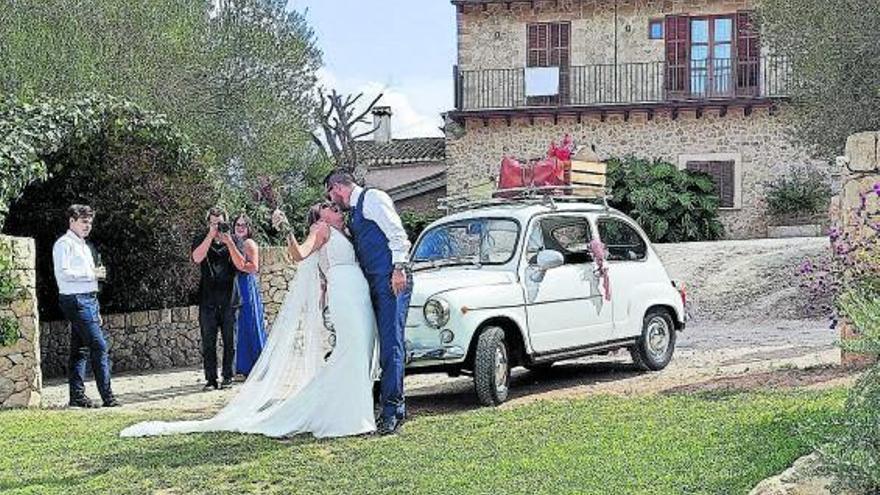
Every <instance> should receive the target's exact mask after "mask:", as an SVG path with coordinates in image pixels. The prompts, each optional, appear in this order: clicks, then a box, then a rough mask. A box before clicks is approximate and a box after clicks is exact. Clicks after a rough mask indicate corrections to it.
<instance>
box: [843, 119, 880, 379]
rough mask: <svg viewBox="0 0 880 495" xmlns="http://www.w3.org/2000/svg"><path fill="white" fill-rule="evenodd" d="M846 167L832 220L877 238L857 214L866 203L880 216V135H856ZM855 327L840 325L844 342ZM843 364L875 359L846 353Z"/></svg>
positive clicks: (851, 234) (850, 230) (853, 236)
mask: <svg viewBox="0 0 880 495" xmlns="http://www.w3.org/2000/svg"><path fill="white" fill-rule="evenodd" d="M846 162H847V163H846V165H845V166H844V167H843V170H842V174H841V185H840V193H839V194H838V195H837V196H836V197H835V198H834V199H833V200H832V201H831V220H832V222H834V223H835V225H837V226H838V227H839V228H841V229H842V231H843V232H844V233H845V234H846V235H847V236H848V237H849V238H850V239H857V238H859V237H861V236H870V237H872V238H876V232H873V231H872V230H871V229H870V228H869V227H866V226H864V225H862V223H861V221H859V220H858V218H856V217H855V216H854V215H853V212H855V211H857V210H858V209H859V208H860V206H861V202H862V201H863V195H864V201H865V208H866V210H867V214H868V215H869V216H872V217H874V218H877V217H880V197H878V195H877V194H873V187H874V184H877V183H880V132H862V133H859V134H854V135H852V136H850V137H849V139H847V142H846ZM855 336H856V334H855V332H854V329H853V327H852V326H851V325H849V324H848V323H847V322H846V321H844V322H842V323H841V324H840V338H841V339H842V340H846V339H850V338H853V337H855ZM841 360H842V362H843V364H854V365H856V364H865V363H868V362H873V361H875V358H873V357H868V356H862V355H858V354H853V353H851V352H843V353H842V355H841Z"/></svg>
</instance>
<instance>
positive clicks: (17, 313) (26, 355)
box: [0, 236, 43, 408]
mask: <svg viewBox="0 0 880 495" xmlns="http://www.w3.org/2000/svg"><path fill="white" fill-rule="evenodd" d="M0 251H2V252H4V253H11V254H12V272H13V273H12V277H13V279H14V280H17V281H18V285H19V288H20V289H21V292H20V294H19V295H18V296H17V297H16V299H15V300H14V301H11V302H9V303H6V304H2V305H0V316H2V317H6V318H12V319H14V320H15V321H16V322H17V323H18V330H19V332H20V338H19V339H18V341H16V342H15V343H13V344H11V345H9V346H6V347H0V408H8V407H29V406H39V405H40V394H41V392H42V388H43V380H42V375H41V374H40V327H39V317H38V313H37V295H36V272H35V269H34V266H35V265H34V262H35V258H34V241H33V239H25V238H20V237H8V236H0Z"/></svg>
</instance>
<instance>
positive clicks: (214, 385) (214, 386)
mask: <svg viewBox="0 0 880 495" xmlns="http://www.w3.org/2000/svg"><path fill="white" fill-rule="evenodd" d="M219 388H220V385H217V382H216V381H211V382H208V383H206V384H205V386H204V387H202V390H204V391H208V390H218V389H219Z"/></svg>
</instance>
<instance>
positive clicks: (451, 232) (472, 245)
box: [412, 218, 519, 265]
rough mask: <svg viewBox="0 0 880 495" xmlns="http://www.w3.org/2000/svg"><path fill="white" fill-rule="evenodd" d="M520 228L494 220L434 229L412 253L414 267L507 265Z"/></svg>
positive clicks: (460, 223) (423, 237)
mask: <svg viewBox="0 0 880 495" xmlns="http://www.w3.org/2000/svg"><path fill="white" fill-rule="evenodd" d="M518 238H519V224H517V223H516V222H515V221H513V220H506V219H497V218H470V219H467V220H458V221H455V222H449V223H445V224H442V225H438V226H436V227H433V228H432V229H430V230H428V231H427V232H425V234H424V235H422V237H421V239H420V240H419V243H418V245H416V248H415V250H413V259H412V261H413V262H415V263H426V262H430V263H431V264H432V265H436V264H503V263H507V262H508V261H510V259H511V258H512V257H513V253H514V251H515V250H516V241H517V239H518Z"/></svg>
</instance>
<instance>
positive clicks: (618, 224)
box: [598, 217, 648, 261]
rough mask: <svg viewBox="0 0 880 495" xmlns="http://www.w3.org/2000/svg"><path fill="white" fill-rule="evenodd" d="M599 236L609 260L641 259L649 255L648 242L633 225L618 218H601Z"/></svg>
mask: <svg viewBox="0 0 880 495" xmlns="http://www.w3.org/2000/svg"><path fill="white" fill-rule="evenodd" d="M598 227H599V238H600V239H602V242H603V243H605V249H607V250H608V260H609V261H639V260H643V259H645V257H647V256H648V244H647V243H646V242H645V240H644V239H642V236H641V235H640V234H639V233H638V232H637V231H636V229H634V228H633V227H632V226H631V225H629V224H628V223H626V222H624V221H623V220H620V219H617V218H610V217H609V218H600V219H599V223H598Z"/></svg>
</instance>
